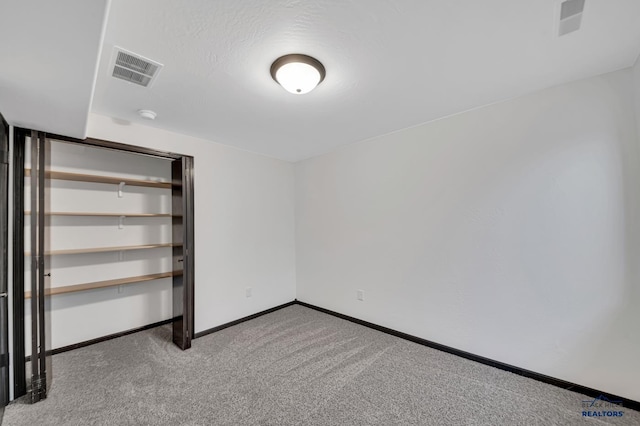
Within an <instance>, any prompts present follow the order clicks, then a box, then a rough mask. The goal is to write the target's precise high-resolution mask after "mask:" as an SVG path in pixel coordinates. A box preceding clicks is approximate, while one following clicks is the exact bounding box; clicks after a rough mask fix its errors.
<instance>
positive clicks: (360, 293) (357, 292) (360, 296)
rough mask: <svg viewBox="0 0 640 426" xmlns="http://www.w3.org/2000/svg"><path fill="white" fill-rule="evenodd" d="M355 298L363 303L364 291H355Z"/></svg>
mask: <svg viewBox="0 0 640 426" xmlns="http://www.w3.org/2000/svg"><path fill="white" fill-rule="evenodd" d="M356 297H357V298H358V300H360V301H361V302H364V290H357V291H356Z"/></svg>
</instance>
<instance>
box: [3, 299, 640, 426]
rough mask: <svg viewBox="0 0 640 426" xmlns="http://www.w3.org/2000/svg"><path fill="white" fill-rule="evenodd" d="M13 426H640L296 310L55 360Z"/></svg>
mask: <svg viewBox="0 0 640 426" xmlns="http://www.w3.org/2000/svg"><path fill="white" fill-rule="evenodd" d="M53 366H54V381H53V385H52V388H51V391H50V395H49V397H48V398H47V399H46V400H45V401H42V402H40V403H37V404H34V405H27V404H23V403H20V402H19V401H18V402H14V403H12V404H10V405H9V406H8V407H7V408H6V411H5V414H4V422H3V424H4V425H5V426H12V425H34V424H40V425H88V424H99V425H447V424H450V425H566V424H569V425H571V424H576V425H582V424H594V425H598V424H600V425H603V424H614V425H638V424H640V413H638V412H636V411H633V410H629V409H624V415H623V417H622V418H609V419H607V418H602V419H593V418H591V419H585V418H583V417H582V415H581V412H582V410H583V408H582V401H583V400H588V399H593V398H588V397H586V396H583V395H580V394H577V393H573V392H570V391H565V390H562V389H559V388H556V387H554V386H550V385H546V384H544V383H540V382H537V381H534V380H531V379H527V378H524V377H521V376H517V375H514V374H511V373H508V372H505V371H502V370H498V369H495V368H492V367H488V366H485V365H482V364H478V363H475V362H472V361H468V360H465V359H462V358H458V357H456V356H453V355H450V354H447V353H443V352H439V351H436V350H433V349H430V348H427V347H424V346H420V345H417V344H415V343H411V342H408V341H405V340H402V339H399V338H396V337H393V336H389V335H386V334H384V333H381V332H378V331H375V330H371V329H368V328H366V327H362V326H360V325H357V324H353V323H350V322H347V321H344V320H341V319H338V318H335V317H332V316H329V315H326V314H323V313H320V312H316V311H314V310H310V309H308V308H305V307H302V306H299V305H294V306H290V307H287V308H284V309H282V310H279V311H276V312H273V313H271V314H268V315H265V316H262V317H259V318H256V319H253V320H251V321H248V322H245V323H242V324H239V325H237V326H234V327H230V328H227V329H225V330H222V331H220V332H218V333H215V334H211V335H208V336H205V337H202V338H200V339H197V340H194V342H193V347H192V348H191V349H190V350H188V351H185V352H182V351H180V350H179V349H178V348H176V347H175V346H174V345H173V344H172V343H171V342H170V329H169V327H168V326H165V327H159V328H156V329H153V330H149V331H145V332H140V333H136V334H132V335H129V336H125V337H121V338H118V339H114V340H111V341H107V342H103V343H100V344H97V345H93V346H90V347H86V348H82V349H77V350H74V351H71V352H66V353H62V354H59V355H56V356H54V357H53Z"/></svg>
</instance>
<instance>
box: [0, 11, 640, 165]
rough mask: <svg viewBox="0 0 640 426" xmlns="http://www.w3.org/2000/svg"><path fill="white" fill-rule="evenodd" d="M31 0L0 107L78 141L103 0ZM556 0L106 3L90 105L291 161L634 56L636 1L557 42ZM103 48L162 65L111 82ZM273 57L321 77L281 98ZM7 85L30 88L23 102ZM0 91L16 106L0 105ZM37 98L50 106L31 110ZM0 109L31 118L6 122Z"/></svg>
mask: <svg viewBox="0 0 640 426" xmlns="http://www.w3.org/2000/svg"><path fill="white" fill-rule="evenodd" d="M31 3H34V0H28V1H25V2H24V3H23V2H20V1H17V0H11V1H7V0H0V8H2V9H3V14H2V16H3V18H1V22H2V24H3V25H4V24H5V23H6V21H8V20H9V19H7V18H6V17H7V16H9V15H11V16H13V13H10V14H5V13H4V12H5V10H9V11H10V12H13V11H14V10H18V11H20V10H21V9H25V8H27V7H26V6H21V4H31ZM39 3H41V4H42V5H41V7H38V8H35V7H29V8H28V9H30V10H31V13H32V14H34V15H37V16H40V17H42V16H46V17H49V18H52V17H53V18H54V19H51V20H50V21H49V22H45V23H41V22H40V23H38V24H35V25H31V24H30V22H29V20H28V19H21V20H19V21H18V22H19V23H20V24H18V25H16V24H15V22H14V23H10V25H12V26H11V28H13V29H14V30H13V31H11V32H9V34H6V33H7V31H6V30H4V29H2V28H1V27H2V25H0V31H2V33H0V34H1V35H2V40H3V43H2V45H1V47H0V49H2V50H0V53H1V55H0V61H3V62H0V64H1V66H0V90H1V91H0V110H2V111H3V112H4V111H6V112H5V115H7V116H8V118H9V119H10V120H15V121H20V124H32V125H33V126H34V127H37V128H42V129H44V130H49V131H55V132H56V133H63V134H68V135H71V136H76V135H77V134H79V133H82V132H84V129H85V126H86V114H87V112H88V100H90V99H91V89H90V87H89V84H88V82H89V81H91V79H92V67H90V66H88V64H90V63H91V59H92V58H93V59H94V60H95V57H96V55H97V52H98V49H97V46H93V44H94V41H95V40H96V37H97V35H99V33H100V31H99V29H100V22H101V21H100V18H101V16H100V14H99V13H98V11H99V10H100V8H101V7H102V8H103V7H104V2H99V1H93V2H86V1H80V0H75V1H72V0H64V1H57V2H55V7H54V6H51V5H49V3H51V2H42V1H41V2H39ZM7 4H8V5H9V7H8V8H7V7H5V5H7ZM51 4H53V3H51ZM47 5H49V6H47ZM559 5H560V1H559V0H536V1H530V0H484V1H477V0H415V1H414V0H396V1H391V0H388V1H382V0H352V1H347V0H216V1H211V0H136V1H127V0H112V1H111V7H110V13H109V16H108V21H107V28H106V33H105V36H104V44H103V52H102V57H101V60H100V64H99V68H98V79H97V84H96V87H95V96H94V100H93V106H92V111H93V112H96V113H99V114H104V115H107V116H112V117H116V118H119V119H124V120H129V121H142V119H141V118H139V117H138V116H137V115H136V111H137V110H138V109H152V110H154V111H156V112H157V113H158V117H157V119H156V120H155V121H154V122H147V121H145V122H144V123H145V124H148V125H151V126H156V127H160V128H163V129H167V130H172V131H175V132H179V133H184V134H189V135H193V136H199V137H202V138H205V139H208V140H212V141H215V142H220V143H223V144H228V145H232V146H236V147H239V148H242V149H247V150H250V151H254V152H259V153H263V154H266V155H269V156H273V157H278V158H282V159H286V160H291V161H295V160H299V159H303V158H307V157H310V156H313V155H317V154H321V153H324V152H327V151H330V150H332V149H334V148H336V147H338V146H340V145H344V144H348V143H351V142H355V141H359V140H363V139H367V138H370V137H374V136H378V135H380V134H385V133H389V132H393V131H396V130H399V129H402V128H406V127H409V126H413V125H416V124H420V123H423V122H426V121H430V120H433V119H437V118H440V117H443V116H447V115H450V114H455V113H458V112H461V111H465V110H468V109H470V108H475V107H478V106H482V105H486V104H489V103H492V102H496V101H499V100H503V99H507V98H511V97H514V96H518V95H522V94H525V93H529V92H532V91H535V90H538V89H541V88H545V87H549V86H553V85H557V84H560V83H564V82H567V81H571V80H576V79H580V78H584V77H589V76H593V75H597V74H601V73H604V72H608V71H613V70H617V69H620V68H624V67H628V66H630V65H631V64H632V63H633V62H634V61H635V59H636V57H637V55H638V53H640V25H638V23H639V22H640V1H638V0H616V1H611V0H586V7H585V12H584V17H583V21H582V29H581V30H579V31H577V32H575V33H571V34H569V35H566V36H564V37H558V36H557V35H556V34H557V20H558V15H559ZM12 19H13V18H12ZM9 21H10V20H9ZM16 27H17V29H16ZM15 34H19V36H16V35H15ZM34 34H36V35H37V36H38V38H37V39H35V40H31V39H32V38H33V37H34ZM11 37H13V38H11ZM23 38H24V39H25V40H26V41H24V40H23ZM7 39H9V40H12V41H13V40H20V42H19V43H16V44H17V45H19V46H22V47H25V46H26V48H25V49H23V50H22V51H20V50H19V49H18V50H16V49H13V50H12V49H9V50H10V53H11V55H9V57H11V56H13V58H12V59H15V57H17V58H19V59H20V61H18V64H19V66H16V65H15V63H14V62H11V64H13V65H10V66H9V71H7V68H6V66H5V62H4V61H5V60H6V59H7V55H6V52H7V44H6V43H4V41H6V40H7ZM61 42H64V43H61ZM29 43H31V45H33V46H35V47H33V46H32V47H31V49H32V50H29ZM9 44H11V43H9ZM114 45H117V46H120V47H122V48H124V49H127V50H130V51H133V52H135V53H138V54H141V55H143V56H146V57H149V58H151V59H153V60H156V61H158V62H161V63H162V64H164V68H163V69H162V71H161V73H160V74H159V76H158V79H157V81H156V82H155V83H154V85H153V86H152V87H151V88H142V87H139V86H136V85H132V84H130V83H127V82H124V81H121V80H116V79H114V78H112V77H110V73H109V70H108V65H109V62H110V60H111V53H112V49H113V46H114ZM89 47H91V49H89ZM286 53H305V54H309V55H312V56H315V57H316V58H318V59H319V60H321V61H322V62H323V63H324V65H325V67H326V68H327V77H326V79H325V81H324V82H323V83H322V84H321V85H320V86H318V88H317V89H316V90H315V91H313V92H311V93H309V94H307V95H304V96H296V95H292V94H289V93H287V92H286V91H284V90H283V89H282V88H281V87H280V86H278V85H277V84H276V83H275V82H274V81H273V80H272V79H271V76H270V74H269V67H270V65H271V63H272V62H273V60H274V59H276V58H277V57H279V56H281V55H283V54H286ZM60 55H62V59H65V61H66V62H65V61H62V60H59V59H60V58H58V56H60ZM74 61H75V62H74ZM29 65H36V66H37V67H39V68H38V69H39V71H38V72H39V74H38V75H36V76H34V78H35V80H36V83H37V84H35V86H34V87H36V88H39V89H40V91H38V90H35V91H34V90H31V92H29V91H28V87H27V86H29V85H31V84H32V80H33V79H32V80H29V79H28V78H25V76H23V75H21V73H22V72H23V71H24V70H25V69H29ZM29 72H31V71H29ZM21 90H22V91H27V92H28V95H29V96H27V97H24V98H22V101H21V100H20V96H19V95H20V93H21ZM9 92H11V93H12V94H10V96H7V93H9ZM14 92H15V93H14ZM7 99H10V100H11V102H13V101H16V105H17V106H15V105H14V106H9V107H7V104H8V103H7ZM18 104H19V105H18ZM42 104H44V105H46V106H47V108H48V110H49V111H54V113H52V114H50V116H49V117H44V116H43V115H42V114H41V113H39V114H36V115H34V114H31V112H32V111H30V109H31V110H32V109H33V108H34V106H36V107H41V106H42ZM18 107H19V108H18ZM11 108H18V109H20V110H21V114H22V115H20V116H21V117H32V120H31V122H24V120H16V118H15V117H17V115H16V114H14V112H13V109H11ZM9 111H11V112H9ZM29 114H30V115H29ZM34 117H35V118H34ZM56 126H57V127H56ZM48 127H51V128H48ZM52 129H54V130H52Z"/></svg>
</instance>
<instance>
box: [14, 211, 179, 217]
mask: <svg viewBox="0 0 640 426" xmlns="http://www.w3.org/2000/svg"><path fill="white" fill-rule="evenodd" d="M24 214H25V215H28V214H31V212H30V211H25V212H24ZM45 216H86V217H122V216H124V217H172V216H174V215H172V214H171V213H100V212H45Z"/></svg>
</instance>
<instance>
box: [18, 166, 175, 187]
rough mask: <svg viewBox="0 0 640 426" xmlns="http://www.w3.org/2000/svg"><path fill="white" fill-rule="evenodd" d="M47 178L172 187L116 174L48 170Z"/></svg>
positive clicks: (167, 183) (167, 184)
mask: <svg viewBox="0 0 640 426" xmlns="http://www.w3.org/2000/svg"><path fill="white" fill-rule="evenodd" d="M24 175H25V177H26V176H31V169H24ZM45 178H47V179H56V180H72V181H76V182H93V183H108V184H114V185H118V184H119V183H121V182H124V183H125V185H130V186H146V187H150V188H171V182H158V181H154V180H142V179H130V178H121V177H114V176H99V175H87V174H82V173H69V172H56V171H51V170H49V171H46V172H45Z"/></svg>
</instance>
